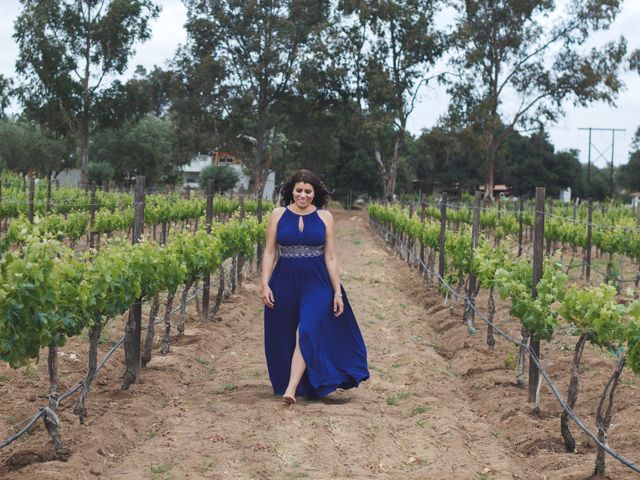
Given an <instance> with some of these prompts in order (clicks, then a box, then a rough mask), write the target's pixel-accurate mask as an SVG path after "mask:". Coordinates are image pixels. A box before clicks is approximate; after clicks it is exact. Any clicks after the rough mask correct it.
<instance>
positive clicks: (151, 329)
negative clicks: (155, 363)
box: [140, 295, 160, 368]
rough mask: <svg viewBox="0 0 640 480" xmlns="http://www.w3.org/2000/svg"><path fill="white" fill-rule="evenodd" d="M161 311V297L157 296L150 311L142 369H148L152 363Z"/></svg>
mask: <svg viewBox="0 0 640 480" xmlns="http://www.w3.org/2000/svg"><path fill="white" fill-rule="evenodd" d="M158 310H160V297H159V296H158V295H156V296H155V297H153V302H151V310H150V311H149V324H148V325H147V336H146V338H145V339H144V348H143V350H142V355H141V356H140V362H141V363H142V367H143V368H144V367H146V366H147V364H148V363H149V362H150V361H151V350H152V349H153V337H155V324H156V318H157V317H158Z"/></svg>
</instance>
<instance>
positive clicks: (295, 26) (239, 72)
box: [185, 0, 330, 198]
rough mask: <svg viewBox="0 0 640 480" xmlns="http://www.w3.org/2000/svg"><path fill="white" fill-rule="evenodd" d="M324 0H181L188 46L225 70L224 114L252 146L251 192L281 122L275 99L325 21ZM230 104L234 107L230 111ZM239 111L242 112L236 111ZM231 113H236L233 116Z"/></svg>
mask: <svg viewBox="0 0 640 480" xmlns="http://www.w3.org/2000/svg"><path fill="white" fill-rule="evenodd" d="M329 3H330V2H329V1H328V0H185V5H186V6H187V9H188V14H187V15H188V20H187V31H188V34H189V41H190V42H192V48H195V49H197V50H198V51H199V52H200V55H201V56H204V54H205V53H209V54H210V55H211V58H212V59H216V61H218V62H221V65H222V68H224V69H225V75H224V78H223V79H222V86H223V87H224V88H225V89H226V90H227V91H228V93H229V96H230V100H228V102H227V111H226V114H227V115H228V116H229V117H230V118H229V120H231V121H235V122H236V125H237V127H238V128H239V129H240V131H238V134H239V135H241V137H242V138H244V139H250V141H251V143H252V144H253V145H254V147H255V162H254V165H253V176H254V181H255V191H256V193H257V194H258V196H259V198H262V192H263V191H264V183H265V175H266V173H267V172H268V170H269V167H270V163H271V158H272V152H271V151H270V143H271V142H272V141H273V139H274V138H276V134H277V131H278V125H279V121H278V118H277V115H276V114H275V113H274V109H273V107H274V104H275V102H276V101H277V100H278V99H279V98H281V97H282V96H283V95H286V94H287V92H288V91H289V90H290V89H291V86H292V83H293V82H294V81H295V78H296V77H297V75H298V73H299V69H300V65H301V63H302V61H303V59H304V58H306V57H307V56H308V55H309V52H310V48H309V44H310V39H311V38H312V36H313V35H314V34H315V33H316V32H317V31H318V30H320V29H322V28H323V27H324V26H325V22H326V20H327V15H328V11H329ZM232 107H233V109H234V111H232ZM240 112H241V113H240ZM234 115H235V118H234Z"/></svg>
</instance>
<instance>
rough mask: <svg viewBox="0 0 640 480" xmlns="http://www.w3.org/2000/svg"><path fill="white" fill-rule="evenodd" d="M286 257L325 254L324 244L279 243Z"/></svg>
mask: <svg viewBox="0 0 640 480" xmlns="http://www.w3.org/2000/svg"><path fill="white" fill-rule="evenodd" d="M278 250H279V252H280V256H281V257H284V258H301V257H319V256H321V255H324V245H278Z"/></svg>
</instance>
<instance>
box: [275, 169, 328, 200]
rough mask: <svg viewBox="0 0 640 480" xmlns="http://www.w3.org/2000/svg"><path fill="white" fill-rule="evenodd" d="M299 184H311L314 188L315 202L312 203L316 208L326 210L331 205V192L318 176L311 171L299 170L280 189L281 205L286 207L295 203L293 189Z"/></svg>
mask: <svg viewBox="0 0 640 480" xmlns="http://www.w3.org/2000/svg"><path fill="white" fill-rule="evenodd" d="M298 182H304V183H309V184H310V185H312V186H313V200H312V201H311V203H312V204H313V205H315V206H316V208H326V207H327V204H328V203H329V192H328V191H327V188H326V187H325V186H324V184H323V183H322V181H321V180H320V179H319V178H318V176H317V175H316V174H315V173H313V172H312V171H311V170H305V169H302V170H298V171H297V172H296V173H294V174H293V175H292V176H291V178H290V179H289V181H288V182H287V183H285V184H284V185H283V186H282V188H281V189H280V196H281V200H280V205H282V206H283V207H286V206H287V205H289V204H291V203H293V187H294V186H295V184H296V183H298Z"/></svg>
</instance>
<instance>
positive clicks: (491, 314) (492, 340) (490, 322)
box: [487, 285, 496, 352]
mask: <svg viewBox="0 0 640 480" xmlns="http://www.w3.org/2000/svg"><path fill="white" fill-rule="evenodd" d="M493 289H494V287H493V285H492V286H491V288H490V289H489V305H488V314H489V316H488V318H487V345H488V347H489V350H490V351H492V352H493V349H494V348H495V346H496V339H495V338H494V336H493V317H494V316H495V314H496V303H495V301H494V299H493Z"/></svg>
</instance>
